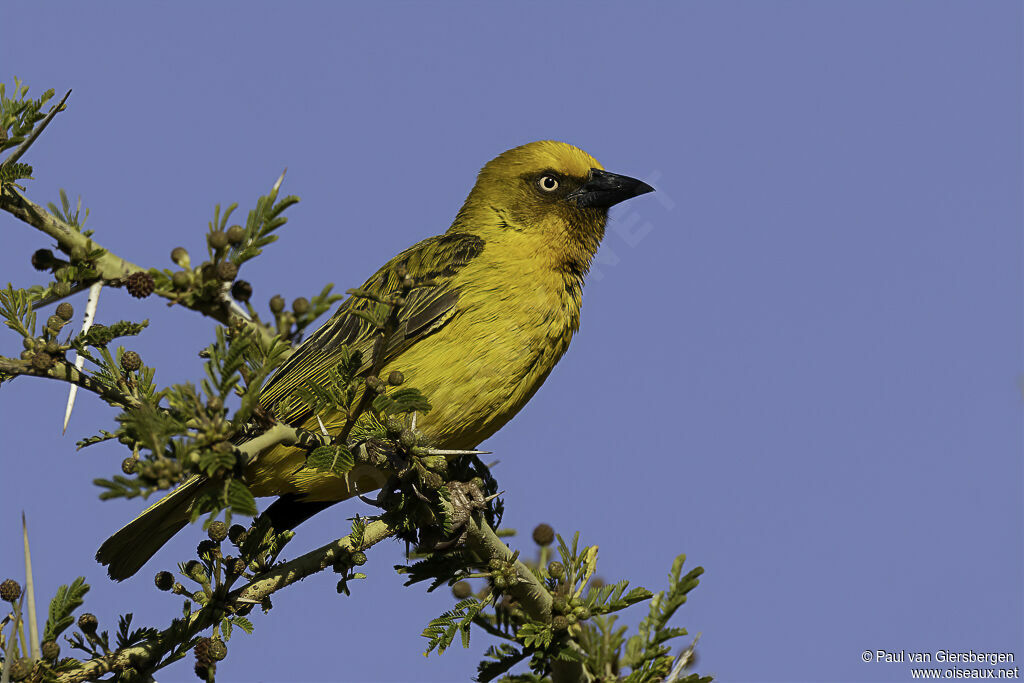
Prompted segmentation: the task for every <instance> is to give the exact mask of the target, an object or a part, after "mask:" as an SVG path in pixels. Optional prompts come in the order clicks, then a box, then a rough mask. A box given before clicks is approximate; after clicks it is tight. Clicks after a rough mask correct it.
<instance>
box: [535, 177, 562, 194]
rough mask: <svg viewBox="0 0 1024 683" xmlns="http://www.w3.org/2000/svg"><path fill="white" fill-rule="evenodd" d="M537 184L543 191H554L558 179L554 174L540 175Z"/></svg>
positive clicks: (556, 187)
mask: <svg viewBox="0 0 1024 683" xmlns="http://www.w3.org/2000/svg"><path fill="white" fill-rule="evenodd" d="M537 185H539V186H540V189H542V190H544V191H545V192H554V191H555V190H557V189H558V180H557V179H556V178H555V177H554V176H549V175H546V176H541V179H540V180H538V181H537Z"/></svg>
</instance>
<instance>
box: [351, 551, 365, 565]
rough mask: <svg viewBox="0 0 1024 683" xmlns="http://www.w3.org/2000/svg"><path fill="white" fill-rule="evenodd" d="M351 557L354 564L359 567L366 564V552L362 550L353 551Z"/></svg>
mask: <svg viewBox="0 0 1024 683" xmlns="http://www.w3.org/2000/svg"><path fill="white" fill-rule="evenodd" d="M349 559H351V560H352V564H354V565H355V566H357V567H361V566H363V565H364V564H366V553H364V552H362V551H361V550H357V551H355V552H354V553H352V555H351V556H350V558H349Z"/></svg>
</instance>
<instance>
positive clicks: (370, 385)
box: [366, 375, 386, 394]
mask: <svg viewBox="0 0 1024 683" xmlns="http://www.w3.org/2000/svg"><path fill="white" fill-rule="evenodd" d="M366 388H367V389H369V390H370V391H372V392H373V393H375V394H383V393H384V390H385V388H386V387H385V386H384V382H381V381H380V377H375V376H374V375H370V376H369V377H367V378H366Z"/></svg>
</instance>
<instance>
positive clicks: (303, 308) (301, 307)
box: [292, 296, 309, 315]
mask: <svg viewBox="0 0 1024 683" xmlns="http://www.w3.org/2000/svg"><path fill="white" fill-rule="evenodd" d="M292 310H293V311H295V315H304V314H306V313H308V312H309V299H307V298H306V297H304V296H300V297H299V298H298V299H296V300H295V301H293V302H292Z"/></svg>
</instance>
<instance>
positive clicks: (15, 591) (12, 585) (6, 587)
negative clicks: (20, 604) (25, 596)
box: [0, 579, 21, 602]
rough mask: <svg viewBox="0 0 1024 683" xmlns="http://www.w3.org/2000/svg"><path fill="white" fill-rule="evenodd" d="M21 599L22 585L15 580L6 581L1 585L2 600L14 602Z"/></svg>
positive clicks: (0, 597)
mask: <svg viewBox="0 0 1024 683" xmlns="http://www.w3.org/2000/svg"><path fill="white" fill-rule="evenodd" d="M20 597H21V584H20V583H18V582H17V581H15V580H14V579H6V580H5V581H4V582H3V583H0V600H3V601H5V602H14V601H15V600H17V599H18V598H20Z"/></svg>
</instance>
